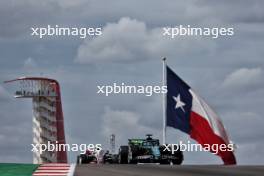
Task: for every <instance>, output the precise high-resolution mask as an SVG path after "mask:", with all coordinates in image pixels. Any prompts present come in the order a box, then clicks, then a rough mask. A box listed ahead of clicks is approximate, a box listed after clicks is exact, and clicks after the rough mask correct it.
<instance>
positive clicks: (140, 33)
mask: <svg viewBox="0 0 264 176" xmlns="http://www.w3.org/2000/svg"><path fill="white" fill-rule="evenodd" d="M102 33H103V34H102V35H101V36H97V37H95V38H93V39H86V40H84V42H83V43H82V44H81V45H80V47H79V48H78V53H77V57H76V58H75V60H76V61H77V62H79V63H88V64H89V63H98V62H102V61H104V62H105V61H106V62H107V61H112V62H113V61H118V62H131V61H140V60H148V59H158V58H161V57H164V56H167V57H171V58H183V57H188V56H189V55H190V54H199V53H201V52H207V53H210V52H211V51H214V48H215V44H214V41H213V40H206V39H205V38H201V37H194V36H192V37H186V36H181V37H178V38H174V39H170V38H168V37H165V36H163V35H162V34H163V29H162V28H152V29H148V28H147V27H146V24H145V23H144V22H141V21H138V20H136V19H131V18H128V17H123V18H121V19H120V20H119V21H118V22H117V23H108V24H107V25H106V26H105V27H104V28H103V31H102ZM204 40H206V42H205V41H204Z"/></svg>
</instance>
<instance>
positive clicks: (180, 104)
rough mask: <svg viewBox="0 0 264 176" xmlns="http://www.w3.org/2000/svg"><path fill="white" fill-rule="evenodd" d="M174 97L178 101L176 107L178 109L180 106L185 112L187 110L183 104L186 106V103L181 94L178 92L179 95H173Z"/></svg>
mask: <svg viewBox="0 0 264 176" xmlns="http://www.w3.org/2000/svg"><path fill="white" fill-rule="evenodd" d="M173 99H174V100H175V102H176V105H175V109H178V108H181V109H182V111H183V112H185V110H184V108H183V106H185V103H184V102H182V101H181V95H180V94H178V96H177V97H174V96H173Z"/></svg>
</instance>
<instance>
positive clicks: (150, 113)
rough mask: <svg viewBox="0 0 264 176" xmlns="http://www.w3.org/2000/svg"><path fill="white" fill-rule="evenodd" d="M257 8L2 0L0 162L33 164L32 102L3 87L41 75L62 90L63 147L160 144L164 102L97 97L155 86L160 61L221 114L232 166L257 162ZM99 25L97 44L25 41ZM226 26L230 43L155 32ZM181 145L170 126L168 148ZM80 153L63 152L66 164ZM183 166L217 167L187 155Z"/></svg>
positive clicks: (93, 40)
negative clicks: (107, 89) (145, 139)
mask: <svg viewBox="0 0 264 176" xmlns="http://www.w3.org/2000/svg"><path fill="white" fill-rule="evenodd" d="M263 8H264V2H263V1H261V0H252V1H243V0H240V1H228V0H223V1H218V0H210V1H209V0H208V1H207V0H186V1H169V0H163V1H161V0H160V1H157V0H146V1H140V2H139V1H137V2H136V1H132V0H127V1H123V0H116V1H112V2H109V1H107V0H105V1H102V0H76V1H71V0H58V1H54V0H47V1H35V0H17V1H15V0H10V1H0V82H1V84H0V162H29V163H30V162H32V153H31V151H30V150H31V146H30V144H31V143H32V104H31V101H30V100H28V99H19V100H17V99H14V98H13V97H12V94H13V92H14V91H15V87H14V86H13V85H5V84H3V83H2V82H3V81H4V80H9V79H13V78H16V77H20V76H45V77H49V78H54V79H57V80H58V81H59V82H60V84H61V91H62V100H63V110H64V118H65V130H66V140H67V142H68V143H87V144H89V143H102V144H103V145H104V146H105V147H106V148H107V147H109V144H108V143H109V135H110V134H111V133H115V134H116V140H117V141H116V143H117V145H119V144H125V143H126V140H127V138H129V137H140V136H144V135H145V134H146V133H153V134H154V135H155V136H156V137H161V136H162V135H161V129H162V123H161V122H162V104H161V100H162V97H161V95H153V96H151V97H146V96H144V95H110V96H109V97H105V96H104V95H98V94H96V92H97V87H96V86H97V85H108V84H113V83H114V82H117V83H122V82H124V83H126V84H130V85H131V84H134V85H161V84H162V83H161V80H162V63H161V58H162V57H163V56H166V57H167V58H168V64H169V66H170V67H171V68H172V69H173V70H174V71H175V72H176V73H177V74H178V75H180V76H181V77H182V78H183V79H184V80H185V81H186V82H188V83H189V84H190V86H191V87H192V88H193V89H194V90H196V92H198V93H199V94H200V95H201V96H202V97H203V98H204V99H206V101H207V102H208V103H209V104H210V105H211V106H212V107H213V108H214V109H215V111H216V112H217V113H218V114H219V115H220V117H221V118H222V120H223V123H224V124H225V126H226V129H227V131H228V133H229V136H230V139H231V140H232V141H233V142H234V143H236V145H237V150H236V153H235V154H236V156H237V160H238V163H239V164H264V158H263V156H264V141H263V139H264V130H263V125H264V117H263V115H261V114H262V110H263V105H264V82H263V76H264V58H263V56H264V50H263V46H264V33H263V31H264V11H263ZM48 24H49V25H56V24H57V25H60V26H65V27H75V26H78V27H102V28H103V34H102V35H101V36H98V37H87V38H86V39H80V38H76V37H54V36H53V37H47V38H44V39H39V38H37V37H35V36H31V35H30V33H31V30H30V28H31V27H46V26H47V25H48ZM180 24H181V25H191V26H194V27H212V26H214V27H233V28H234V32H235V34H234V36H232V37H220V38H218V39H212V38H210V37H194V36H192V37H183V36H182V37H178V38H175V39H173V40H171V39H168V38H165V37H163V36H162V33H161V32H162V30H161V29H162V27H164V26H177V25H180ZM179 140H184V141H186V140H188V136H186V135H185V134H183V133H181V132H179V131H177V130H173V129H169V130H168V142H169V143H177V142H178V141H179ZM76 155H77V153H69V158H70V161H71V162H74V161H75V158H76ZM184 155H185V161H184V164H201V163H204V164H220V163H222V162H221V160H220V159H219V158H218V157H216V156H214V155H213V154H210V153H207V152H185V153H184Z"/></svg>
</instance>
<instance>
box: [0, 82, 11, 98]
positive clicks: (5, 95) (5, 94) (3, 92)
mask: <svg viewBox="0 0 264 176" xmlns="http://www.w3.org/2000/svg"><path fill="white" fill-rule="evenodd" d="M8 98H10V94H9V93H8V92H7V91H6V90H5V88H3V87H2V86H1V85H0V100H6V99H8Z"/></svg>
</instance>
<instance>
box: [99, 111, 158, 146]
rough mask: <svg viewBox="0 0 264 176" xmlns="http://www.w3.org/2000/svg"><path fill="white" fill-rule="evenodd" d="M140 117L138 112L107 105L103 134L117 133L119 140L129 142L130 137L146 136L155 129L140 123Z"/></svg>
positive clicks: (103, 120) (103, 121)
mask: <svg viewBox="0 0 264 176" xmlns="http://www.w3.org/2000/svg"><path fill="white" fill-rule="evenodd" d="M140 118H141V116H140V115H139V114H137V113H134V112H131V111H125V110H112V109H111V108H109V107H107V108H105V112H104V114H103V116H102V134H103V135H104V136H107V137H108V136H109V135H110V134H116V135H117V138H118V139H119V142H127V139H128V138H130V137H144V136H145V134H148V133H151V132H152V131H154V129H151V128H149V127H146V126H143V125H142V124H140V123H139V120H140Z"/></svg>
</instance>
